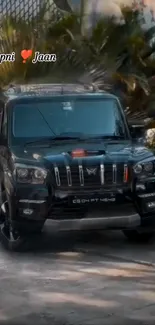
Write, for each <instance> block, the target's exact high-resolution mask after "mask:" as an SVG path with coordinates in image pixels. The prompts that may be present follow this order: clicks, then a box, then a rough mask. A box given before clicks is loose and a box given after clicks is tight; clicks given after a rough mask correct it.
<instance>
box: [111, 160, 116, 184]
mask: <svg viewBox="0 0 155 325" xmlns="http://www.w3.org/2000/svg"><path fill="white" fill-rule="evenodd" d="M112 180H113V183H114V184H116V183H117V165H116V164H113V165H112Z"/></svg>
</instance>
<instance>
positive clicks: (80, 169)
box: [79, 165, 84, 186]
mask: <svg viewBox="0 0 155 325" xmlns="http://www.w3.org/2000/svg"><path fill="white" fill-rule="evenodd" d="M79 179H80V185H81V186H84V174H83V166H82V165H79Z"/></svg>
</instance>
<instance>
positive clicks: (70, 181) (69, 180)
mask: <svg viewBox="0 0 155 325" xmlns="http://www.w3.org/2000/svg"><path fill="white" fill-rule="evenodd" d="M66 173H67V181H68V186H72V175H71V169H70V167H69V166H66Z"/></svg>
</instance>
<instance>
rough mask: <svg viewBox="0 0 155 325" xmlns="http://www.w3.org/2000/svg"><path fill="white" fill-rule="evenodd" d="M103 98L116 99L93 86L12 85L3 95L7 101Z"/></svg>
mask: <svg viewBox="0 0 155 325" xmlns="http://www.w3.org/2000/svg"><path fill="white" fill-rule="evenodd" d="M77 94H78V95H80V96H81V95H82V96H89V95H90V96H92V95H93V96H94V95H95V96H102V97H105V98H116V97H115V96H114V95H112V94H110V93H107V92H104V91H102V90H99V89H98V88H97V87H95V86H94V85H93V84H78V83H76V84H54V83H53V84H52V83H51V84H29V85H28V84H25V85H23V84H22V85H15V86H14V85H11V86H10V87H9V88H8V89H7V90H6V91H4V92H3V95H4V96H5V98H7V100H13V99H18V98H19V99H21V98H27V97H29V98H32V97H33V98H34V97H35V98H38V97H51V96H61V95H62V96H65V95H76V96H77Z"/></svg>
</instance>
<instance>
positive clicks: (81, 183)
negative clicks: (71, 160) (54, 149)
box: [54, 160, 128, 189]
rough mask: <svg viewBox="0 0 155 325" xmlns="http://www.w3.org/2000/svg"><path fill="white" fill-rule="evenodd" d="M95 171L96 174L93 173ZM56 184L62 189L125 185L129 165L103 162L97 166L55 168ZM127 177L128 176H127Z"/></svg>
mask: <svg viewBox="0 0 155 325" xmlns="http://www.w3.org/2000/svg"><path fill="white" fill-rule="evenodd" d="M93 171H94V172H93ZM54 172H55V183H56V186H57V187H59V188H60V187H62V188H66V189H67V188H68V187H70V188H71V187H73V188H77V189H78V188H79V189H80V187H87V188H100V187H101V186H102V187H104V186H105V187H106V186H108V187H109V186H112V185H121V184H122V185H123V184H124V185H125V184H127V182H128V181H127V180H126V179H125V173H128V166H127V164H124V163H121V162H118V163H117V164H112V163H104V161H103V160H101V161H98V162H97V163H96V164H94V163H93V164H88V163H87V162H84V163H83V164H82V163H80V164H78V163H76V164H73V165H70V166H68V165H67V164H66V165H63V166H62V165H61V166H60V167H59V166H58V167H57V166H56V167H55V168H54ZM126 175H127V174H126Z"/></svg>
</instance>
